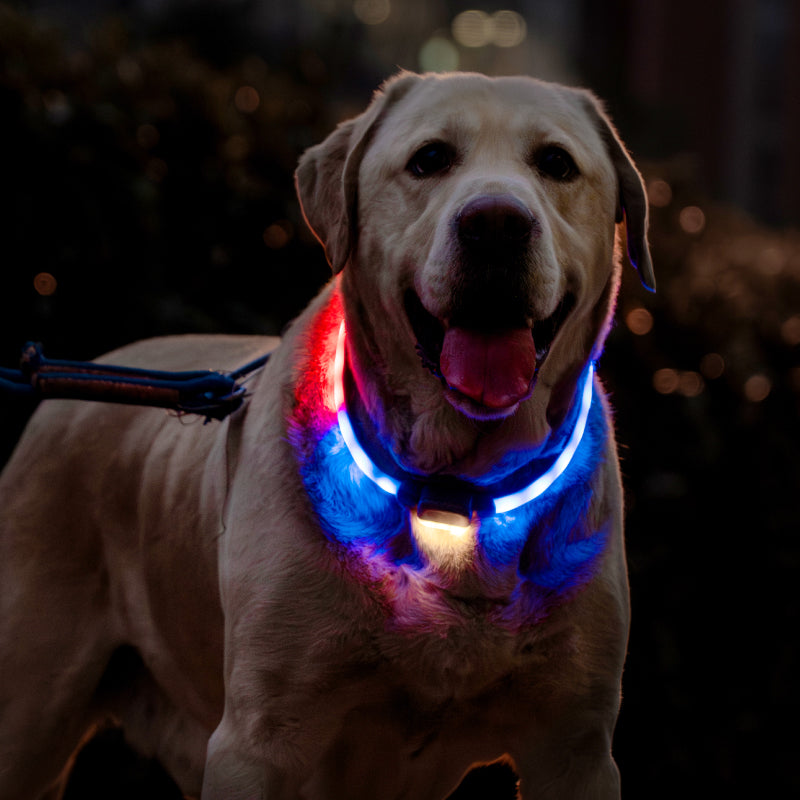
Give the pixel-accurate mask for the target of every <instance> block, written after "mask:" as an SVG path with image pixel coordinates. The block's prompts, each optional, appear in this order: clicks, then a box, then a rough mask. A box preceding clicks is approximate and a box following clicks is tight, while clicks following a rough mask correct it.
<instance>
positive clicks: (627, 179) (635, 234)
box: [582, 92, 656, 292]
mask: <svg viewBox="0 0 800 800" xmlns="http://www.w3.org/2000/svg"><path fill="white" fill-rule="evenodd" d="M582 97H583V101H584V106H585V108H586V110H587V111H588V112H589V113H590V114H591V116H592V117H594V119H595V124H596V126H597V130H598V132H599V133H600V136H601V137H602V139H603V142H604V143H605V146H606V149H607V150H608V154H609V155H610V156H611V162H612V163H613V165H614V169H615V170H616V172H617V180H618V181H619V206H618V208H617V222H622V221H623V219H624V221H625V228H626V231H627V236H628V257H629V258H630V260H631V263H632V264H633V266H634V267H636V269H637V270H638V272H639V278H640V280H641V281H642V284H643V285H644V287H645V288H646V289H649V290H650V291H651V292H654V291H655V290H656V278H655V274H654V273H653V261H652V259H651V258H650V248H649V246H648V244H647V227H648V214H647V193H646V192H645V188H644V182H643V181H642V176H641V175H640V174H639V171H638V170H637V169H636V166H635V165H634V163H633V159H631V157H630V155H629V154H628V151H627V150H626V149H625V145H623V144H622V141H621V140H620V138H619V135H618V134H617V132H616V130H615V129H614V126H613V125H612V124H611V121H610V120H609V119H608V117H607V116H606V114H605V112H604V111H603V109H602V107H601V105H600V102H599V101H598V100H597V98H595V97H594V95H592V94H591V93H590V92H584V93H582Z"/></svg>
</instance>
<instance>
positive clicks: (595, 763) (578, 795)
mask: <svg viewBox="0 0 800 800" xmlns="http://www.w3.org/2000/svg"><path fill="white" fill-rule="evenodd" d="M610 738H611V736H610V734H609V733H607V732H605V731H595V732H591V733H585V734H582V735H580V736H578V737H574V738H573V737H570V738H569V739H567V740H561V741H560V742H559V741H557V740H556V741H554V742H551V744H550V746H548V747H545V748H544V749H542V750H540V749H538V748H537V749H536V751H535V752H530V753H527V754H526V755H523V756H519V755H516V756H515V757H514V761H515V763H516V767H517V772H518V774H519V777H520V798H521V800H534V798H535V800H620V776H619V770H618V769H617V765H616V763H615V762H614V759H613V758H612V756H611V748H610Z"/></svg>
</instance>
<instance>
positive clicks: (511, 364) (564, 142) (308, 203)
mask: <svg viewBox="0 0 800 800" xmlns="http://www.w3.org/2000/svg"><path fill="white" fill-rule="evenodd" d="M296 178H297V188H298V194H299V197H300V201H301V203H302V207H303V210H304V213H305V216H306V219H307V221H308V224H309V226H310V227H311V229H312V230H313V231H314V232H315V233H316V235H317V237H318V238H319V239H320V241H321V242H322V244H323V245H324V246H325V250H326V254H327V256H328V260H329V261H330V263H331V266H332V267H333V270H334V272H337V273H338V272H340V271H343V274H342V279H341V281H342V291H343V294H344V300H345V312H346V315H347V317H348V330H349V332H350V333H349V334H348V335H349V336H351V339H350V340H349V345H348V346H349V351H348V354H349V356H350V362H351V365H352V367H353V372H354V376H355V380H356V384H357V387H358V391H359V394H360V396H361V398H362V399H363V401H364V403H365V405H366V408H367V411H368V414H369V417H370V418H371V419H372V420H373V421H374V423H375V425H376V427H377V432H378V434H379V435H382V436H383V437H384V438H386V439H388V440H390V441H391V442H392V443H393V446H394V448H395V451H396V453H397V456H398V458H399V459H400V460H401V461H404V462H405V463H406V464H407V465H409V466H412V467H414V468H418V469H424V470H432V469H437V470H440V469H447V468H448V467H450V466H451V465H453V464H457V463H459V462H462V463H460V467H459V468H462V469H463V468H464V462H465V461H468V460H469V459H470V458H472V459H473V461H476V462H487V461H491V460H493V459H494V460H496V459H497V458H498V457H502V456H503V455H504V453H505V452H507V451H508V449H509V448H511V449H514V448H517V449H520V448H522V449H524V448H525V447H536V446H539V445H541V444H542V442H544V441H545V440H546V438H547V436H548V434H549V432H550V430H551V429H552V428H555V427H557V426H558V425H559V424H560V422H561V421H562V420H563V418H564V416H565V415H566V414H567V412H568V410H569V408H570V405H571V403H572V402H573V399H574V395H575V388H576V383H577V380H578V377H579V375H580V373H581V372H582V370H583V369H584V367H585V365H586V363H587V361H588V360H589V359H592V358H594V357H596V356H597V355H598V354H599V352H600V350H601V349H602V346H603V341H604V339H605V336H606V333H607V330H608V324H609V319H610V316H611V314H612V312H613V306H614V302H615V298H616V292H617V287H618V283H619V266H618V262H619V259H618V258H617V259H615V254H614V251H615V235H616V229H617V228H618V227H619V232H620V233H622V232H623V231H626V232H627V250H628V254H629V257H630V260H631V261H632V262H633V263H634V265H636V266H637V267H638V269H639V272H640V275H641V279H642V282H643V283H644V284H645V286H646V287H647V288H649V289H654V278H653V271H652V265H651V262H650V256H649V252H648V248H647V242H646V230H647V203H646V199H645V193H644V189H643V186H642V181H641V178H640V176H639V174H638V172H637V171H636V168H635V167H634V165H633V163H632V161H631V159H630V157H629V156H628V154H627V152H626V151H625V149H624V147H623V146H622V144H621V143H620V141H619V138H618V137H617V135H616V133H615V131H614V129H613V127H612V126H611V124H610V123H609V121H608V119H607V118H606V116H605V114H604V113H603V111H602V109H601V108H600V106H599V104H598V102H597V101H596V100H595V99H594V97H593V96H592V95H591V94H589V93H588V92H585V91H581V90H574V89H568V88H565V87H562V86H557V85H553V84H546V83H541V82H538V81H534V80H531V79H528V78H497V79H490V78H486V77H483V76H479V75H467V74H455V75H451V76H445V77H443V76H419V75H414V74H409V73H404V74H401V75H399V76H398V77H396V78H394V79H393V80H391V81H389V82H388V83H387V84H386V85H385V86H384V87H383V89H382V91H380V92H378V93H377V94H376V96H375V99H374V100H373V102H372V104H371V105H370V106H369V108H368V109H367V110H366V111H365V112H364V113H363V114H362V115H361V116H359V117H357V118H355V119H353V120H350V121H348V122H345V123H343V124H342V125H340V126H339V127H338V128H337V130H336V131H335V132H334V133H333V134H331V135H330V136H329V137H328V138H327V139H326V140H325V141H324V142H323V143H322V144H320V145H318V146H316V147H313V148H311V149H310V150H309V151H308V152H307V153H306V154H305V155H304V156H303V158H302V159H301V162H300V165H299V167H298V170H297V176H296ZM482 441H484V442H485V441H490V442H493V445H491V446H489V448H488V450H487V449H486V446H484V447H483V449H484V450H485V451H486V452H485V453H484V455H483V457H477V456H476V452H477V450H480V449H481V444H480V443H481V442H482ZM467 471H472V470H471V467H470V468H467Z"/></svg>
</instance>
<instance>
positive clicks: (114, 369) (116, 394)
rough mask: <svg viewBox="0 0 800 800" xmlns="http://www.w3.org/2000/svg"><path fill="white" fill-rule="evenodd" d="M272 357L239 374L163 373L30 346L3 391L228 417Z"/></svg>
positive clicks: (4, 372) (2, 373)
mask: <svg viewBox="0 0 800 800" xmlns="http://www.w3.org/2000/svg"><path fill="white" fill-rule="evenodd" d="M268 359H269V354H267V355H264V356H261V357H260V358H257V359H255V360H254V361H251V362H250V363H248V364H245V365H244V366H242V367H239V368H238V369H236V370H234V371H233V372H215V371H213V370H194V371H190V372H164V371H160V370H147V369H139V368H136V367H120V366H114V365H110V364H96V363H94V362H90V361H60V360H56V359H47V358H45V357H44V356H43V355H42V350H41V346H40V345H38V344H32V343H29V344H27V345H25V347H24V348H23V353H22V360H21V363H20V369H19V370H10V369H4V368H0V392H5V393H8V394H14V395H21V396H27V397H31V398H33V399H46V398H59V399H75V400H99V401H102V402H107V403H123V404H126V405H138V406H153V407H156V408H167V409H171V410H174V411H177V412H179V413H184V414H200V415H203V416H205V417H206V419H207V420H209V419H224V418H225V417H226V416H228V414H230V413H231V412H233V411H235V410H236V409H237V408H239V406H240V405H241V404H242V402H243V401H244V399H245V397H246V391H245V389H244V387H243V386H241V385H240V384H239V382H238V381H240V380H241V379H242V378H244V377H246V376H247V375H249V374H250V373H251V372H255V371H256V370H257V369H260V368H261V367H263V366H264V364H266V362H267V360H268Z"/></svg>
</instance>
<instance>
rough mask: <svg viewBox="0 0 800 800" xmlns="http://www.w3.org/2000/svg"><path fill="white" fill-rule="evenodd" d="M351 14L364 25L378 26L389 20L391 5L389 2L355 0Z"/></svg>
mask: <svg viewBox="0 0 800 800" xmlns="http://www.w3.org/2000/svg"><path fill="white" fill-rule="evenodd" d="M353 13H354V14H355V15H356V17H358V19H359V20H360V21H361V22H363V23H364V24H365V25H380V24H381V23H382V22H386V20H387V19H389V15H390V14H391V13H392V4H391V3H390V2H389V0H355V2H354V3H353Z"/></svg>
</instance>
